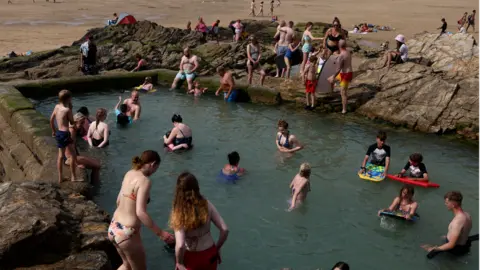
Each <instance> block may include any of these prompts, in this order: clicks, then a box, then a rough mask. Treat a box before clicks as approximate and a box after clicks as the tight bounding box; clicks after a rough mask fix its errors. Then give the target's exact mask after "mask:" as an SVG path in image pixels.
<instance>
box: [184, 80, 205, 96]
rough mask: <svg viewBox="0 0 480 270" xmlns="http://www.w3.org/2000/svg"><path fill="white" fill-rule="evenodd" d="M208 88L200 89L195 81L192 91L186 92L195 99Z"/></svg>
mask: <svg viewBox="0 0 480 270" xmlns="http://www.w3.org/2000/svg"><path fill="white" fill-rule="evenodd" d="M207 90H208V88H205V87H204V88H200V83H199V82H198V81H195V82H194V83H193V89H192V90H190V91H188V93H189V94H193V95H194V96H196V97H199V96H201V95H202V94H203V93H205V91H207Z"/></svg>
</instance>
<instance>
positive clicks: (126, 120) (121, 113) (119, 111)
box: [115, 96, 132, 126]
mask: <svg viewBox="0 0 480 270" xmlns="http://www.w3.org/2000/svg"><path fill="white" fill-rule="evenodd" d="M120 103H122V97H121V96H120V97H118V103H117V105H115V115H116V116H117V124H119V125H122V126H125V125H128V124H131V123H132V117H130V116H128V115H127V110H128V107H127V104H120Z"/></svg>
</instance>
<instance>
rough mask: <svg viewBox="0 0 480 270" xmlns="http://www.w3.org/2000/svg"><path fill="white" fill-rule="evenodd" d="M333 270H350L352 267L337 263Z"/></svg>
mask: <svg viewBox="0 0 480 270" xmlns="http://www.w3.org/2000/svg"><path fill="white" fill-rule="evenodd" d="M332 270H350V266H349V265H348V264H347V263H345V262H337V263H336V264H335V265H334V266H333V268H332Z"/></svg>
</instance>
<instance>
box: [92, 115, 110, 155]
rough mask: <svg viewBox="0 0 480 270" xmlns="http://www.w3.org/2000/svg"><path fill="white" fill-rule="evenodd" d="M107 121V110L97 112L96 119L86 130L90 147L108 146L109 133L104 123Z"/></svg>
mask: <svg viewBox="0 0 480 270" xmlns="http://www.w3.org/2000/svg"><path fill="white" fill-rule="evenodd" d="M105 119H107V110H105V109H103V108H100V109H98V110H97V119H96V120H95V122H93V123H92V124H91V125H90V128H89V129H88V134H87V138H88V144H89V145H90V146H91V147H98V148H102V147H104V146H107V145H108V144H109V141H108V136H109V135H110V131H109V129H108V124H107V123H105V122H104V121H105Z"/></svg>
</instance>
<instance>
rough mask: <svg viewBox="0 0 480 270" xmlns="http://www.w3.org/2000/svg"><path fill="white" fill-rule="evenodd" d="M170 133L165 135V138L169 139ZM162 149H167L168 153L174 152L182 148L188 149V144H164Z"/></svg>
mask: <svg viewBox="0 0 480 270" xmlns="http://www.w3.org/2000/svg"><path fill="white" fill-rule="evenodd" d="M170 133H172V132H171V131H168V132H167V133H165V137H167V138H168V137H170ZM163 146H164V147H167V148H168V149H170V151H172V152H173V151H175V150H178V149H182V148H185V149H188V148H189V147H188V144H186V143H182V144H179V145H176V146H175V145H174V144H173V142H172V143H170V144H168V145H166V144H165V143H164V144H163Z"/></svg>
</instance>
